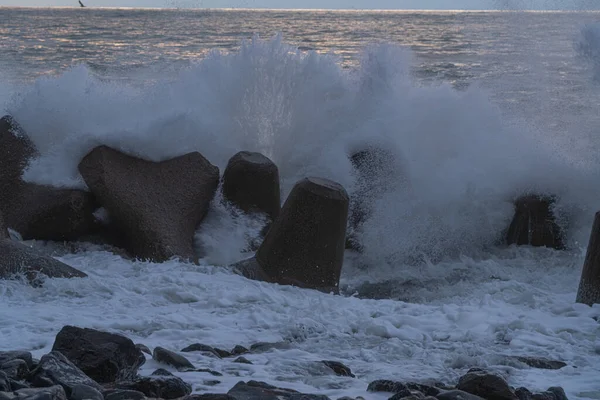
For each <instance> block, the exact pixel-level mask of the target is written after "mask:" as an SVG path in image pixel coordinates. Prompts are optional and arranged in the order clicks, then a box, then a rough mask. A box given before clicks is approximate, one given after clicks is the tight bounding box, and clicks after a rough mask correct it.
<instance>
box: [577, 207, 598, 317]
mask: <svg viewBox="0 0 600 400" xmlns="http://www.w3.org/2000/svg"><path fill="white" fill-rule="evenodd" d="M576 301H577V303H583V304H587V305H588V306H592V305H593V304H600V212H597V213H596V216H595V217H594V225H593V226H592V232H591V233H590V240H589V242H588V247H587V253H586V255H585V261H584V263H583V270H582V271H581V280H580V281H579V289H578V291H577V300H576Z"/></svg>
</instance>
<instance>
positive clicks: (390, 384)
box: [367, 379, 410, 393]
mask: <svg viewBox="0 0 600 400" xmlns="http://www.w3.org/2000/svg"><path fill="white" fill-rule="evenodd" d="M367 391H368V392H389V393H403V392H406V391H408V392H410V391H409V390H408V388H407V387H406V385H405V384H404V383H402V382H396V381H390V380H385V379H380V380H376V381H373V382H371V383H369V386H367Z"/></svg>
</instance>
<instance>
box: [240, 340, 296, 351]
mask: <svg viewBox="0 0 600 400" xmlns="http://www.w3.org/2000/svg"><path fill="white" fill-rule="evenodd" d="M291 347H292V346H291V345H290V344H289V343H288V342H273V343H271V342H258V343H254V344H252V345H250V351H251V352H253V353H264V352H266V351H269V350H273V349H276V350H287V349H290V348H291Z"/></svg>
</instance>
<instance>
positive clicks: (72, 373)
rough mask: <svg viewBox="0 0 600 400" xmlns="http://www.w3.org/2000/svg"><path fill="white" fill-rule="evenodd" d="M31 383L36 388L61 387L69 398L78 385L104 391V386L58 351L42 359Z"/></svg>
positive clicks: (32, 375) (31, 377) (33, 372)
mask: <svg viewBox="0 0 600 400" xmlns="http://www.w3.org/2000/svg"><path fill="white" fill-rule="evenodd" d="M30 381H31V382H32V383H33V385H34V386H36V387H48V386H53V385H60V386H62V387H63V389H65V392H66V394H67V396H68V397H70V396H71V392H72V391H73V389H74V388H75V387H76V386H77V385H87V386H90V387H93V388H94V389H96V390H102V386H100V385H99V384H98V383H97V382H95V381H94V380H93V379H91V378H90V377H89V376H87V375H86V374H85V373H84V372H83V371H81V370H80V369H79V368H77V367H76V366H75V365H74V364H73V363H72V362H71V361H69V360H68V359H67V358H66V357H65V356H64V355H63V354H62V353H60V352H58V351H52V352H50V353H48V354H46V355H45V356H43V357H42V359H41V360H40V364H39V365H38V366H37V368H36V369H35V370H33V371H32V372H31V376H30Z"/></svg>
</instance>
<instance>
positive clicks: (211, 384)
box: [202, 380, 221, 386]
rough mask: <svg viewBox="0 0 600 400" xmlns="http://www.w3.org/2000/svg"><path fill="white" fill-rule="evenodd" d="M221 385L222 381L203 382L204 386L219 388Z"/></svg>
mask: <svg viewBox="0 0 600 400" xmlns="http://www.w3.org/2000/svg"><path fill="white" fill-rule="evenodd" d="M220 383H221V381H217V380H211V381H202V384H203V385H204V386H217V385H219V384H220Z"/></svg>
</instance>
